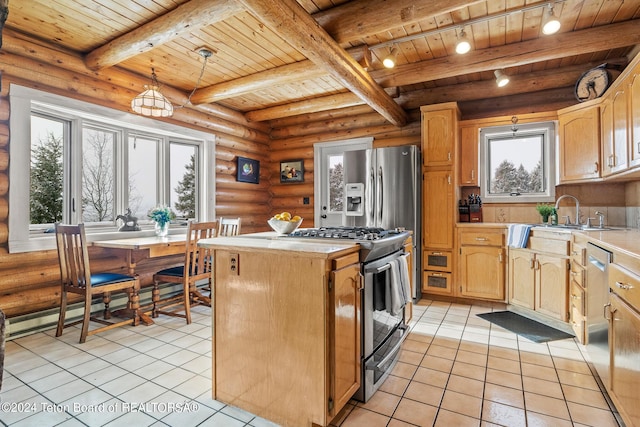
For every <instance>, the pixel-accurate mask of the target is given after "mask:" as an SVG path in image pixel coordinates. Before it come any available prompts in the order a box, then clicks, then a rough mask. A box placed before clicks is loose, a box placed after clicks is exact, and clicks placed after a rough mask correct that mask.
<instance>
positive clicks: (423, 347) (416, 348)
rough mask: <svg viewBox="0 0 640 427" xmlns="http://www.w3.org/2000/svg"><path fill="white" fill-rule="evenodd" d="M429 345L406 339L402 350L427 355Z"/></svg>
mask: <svg viewBox="0 0 640 427" xmlns="http://www.w3.org/2000/svg"><path fill="white" fill-rule="evenodd" d="M429 345H430V343H428V342H423V341H416V340H412V339H406V340H405V341H404V344H402V348H403V349H404V350H408V351H413V352H416V353H420V354H425V353H426V352H427V349H428V348H429Z"/></svg>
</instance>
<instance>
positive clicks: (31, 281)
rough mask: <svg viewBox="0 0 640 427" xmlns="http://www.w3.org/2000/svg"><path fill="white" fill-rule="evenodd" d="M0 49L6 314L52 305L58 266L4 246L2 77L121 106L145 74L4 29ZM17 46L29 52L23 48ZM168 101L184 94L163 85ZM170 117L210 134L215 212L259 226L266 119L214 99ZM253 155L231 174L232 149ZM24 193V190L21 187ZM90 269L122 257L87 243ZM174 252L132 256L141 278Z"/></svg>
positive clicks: (51, 254)
mask: <svg viewBox="0 0 640 427" xmlns="http://www.w3.org/2000/svg"><path fill="white" fill-rule="evenodd" d="M3 36H4V37H3V49H2V51H0V71H2V86H1V87H2V89H1V91H0V308H2V310H3V311H4V312H5V313H6V315H7V317H15V316H19V315H22V314H27V313H31V312H36V311H41V310H45V309H49V308H54V307H57V306H58V304H59V298H60V296H59V277H60V271H59V267H58V261H57V253H56V251H55V250H48V251H39V252H29V253H17V254H10V253H9V249H8V226H9V224H8V217H9V202H8V200H9V199H8V195H9V168H10V164H9V144H10V143H11V142H10V141H11V137H10V134H11V130H10V129H9V116H10V99H9V97H8V95H9V90H10V85H11V84H20V85H22V86H26V87H32V88H35V89H40V90H43V91H48V92H52V93H57V94H60V95H63V96H68V97H72V98H76V99H80V100H83V101H88V102H93V103H95V104H100V105H103V106H107V107H111V108H115V109H119V110H123V111H128V109H129V103H130V100H131V98H132V97H133V96H135V95H136V94H137V92H139V91H140V88H142V85H143V84H145V83H147V82H146V81H145V79H143V78H140V77H139V76H136V75H135V74H131V73H127V72H125V71H123V70H122V69H118V68H116V67H114V68H112V69H108V70H105V71H104V72H100V73H95V72H92V71H90V70H88V69H87V68H86V67H85V66H84V63H83V61H82V58H81V57H79V56H77V55H75V54H73V53H64V52H60V51H58V50H55V49H52V48H49V47H47V46H45V45H44V44H43V43H42V42H37V43H36V42H34V41H31V40H29V39H25V38H24V37H23V36H21V35H18V34H15V33H12V32H11V31H9V30H7V29H5V32H4V34H3ZM25 52H27V53H28V55H29V56H24V55H25ZM167 95H168V96H169V98H171V99H172V100H175V101H176V103H178V102H179V103H183V102H184V101H186V96H185V95H184V94H181V93H179V92H177V91H170V93H167ZM171 122H173V123H175V124H177V125H182V126H186V127H190V128H194V129H198V130H200V131H204V132H209V133H212V134H215V135H216V190H217V191H216V215H217V217H220V216H229V217H241V218H242V232H243V233H250V232H253V231H265V230H266V229H267V226H266V223H265V218H267V217H268V216H269V215H270V208H269V205H270V193H269V185H270V176H269V174H270V172H271V170H272V168H271V167H270V165H269V162H270V159H269V154H268V151H269V145H268V142H269V137H268V127H267V126H266V125H264V124H261V123H249V122H248V121H246V120H245V119H244V117H243V116H242V115H241V114H239V113H235V112H233V111H231V110H225V109H224V108H222V107H218V106H215V105H213V106H210V107H204V108H203V109H199V110H198V111H196V110H194V109H190V108H183V109H180V110H177V111H176V114H175V115H174V117H173V119H172V120H171ZM237 156H243V157H249V158H252V159H256V160H259V161H260V162H261V166H262V167H261V170H260V175H261V176H260V183H259V184H247V183H239V182H236V180H235V177H236V157H237ZM24 197H28V195H26V194H25V195H24ZM90 257H91V267H92V269H93V271H104V270H110V271H114V270H116V271H117V270H120V271H125V268H126V267H125V260H124V258H123V257H122V256H116V255H114V253H113V252H110V251H109V250H102V249H99V248H93V247H92V248H90ZM181 259H182V256H176V257H173V258H169V259H167V258H164V259H163V258H160V259H153V260H143V261H141V262H140V263H138V266H137V271H138V272H139V273H140V276H141V281H142V284H143V285H149V284H151V281H152V275H153V273H154V272H155V271H157V270H159V269H160V268H164V267H165V266H166V265H167V264H168V263H173V264H175V263H177V262H179V261H180V260H181Z"/></svg>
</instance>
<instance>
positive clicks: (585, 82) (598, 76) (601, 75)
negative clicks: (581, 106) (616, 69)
mask: <svg viewBox="0 0 640 427" xmlns="http://www.w3.org/2000/svg"><path fill="white" fill-rule="evenodd" d="M606 65H607V64H602V65H599V66H597V67H595V68H592V69H591V70H589V71H586V72H585V73H583V74H582V75H581V76H580V78H579V79H578V81H577V82H576V88H575V94H576V98H577V99H578V101H580V102H584V101H589V100H590V99H596V98H598V97H600V96H602V94H604V92H605V91H606V90H607V88H608V87H609V83H611V81H610V78H609V71H607V69H606V68H605V67H606Z"/></svg>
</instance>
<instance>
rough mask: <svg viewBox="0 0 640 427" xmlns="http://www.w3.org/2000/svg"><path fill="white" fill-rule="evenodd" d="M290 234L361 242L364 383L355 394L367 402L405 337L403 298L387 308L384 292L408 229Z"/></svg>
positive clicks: (322, 230) (339, 229) (312, 230)
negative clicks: (397, 306) (397, 303)
mask: <svg viewBox="0 0 640 427" xmlns="http://www.w3.org/2000/svg"><path fill="white" fill-rule="evenodd" d="M287 237H291V238H304V239H309V238H311V239H331V240H348V241H354V242H357V243H358V244H360V261H361V263H362V275H363V277H364V285H363V289H362V313H361V319H362V320H361V323H362V329H361V343H360V347H361V369H362V372H361V379H362V380H361V385H360V389H359V390H358V391H357V392H356V393H355V395H354V396H353V397H354V399H357V400H360V401H362V402H366V401H367V400H369V398H370V397H371V396H372V395H373V393H375V391H376V390H377V389H378V388H379V387H380V385H381V384H382V382H383V381H384V380H385V378H387V376H388V375H389V373H390V372H391V370H392V369H393V367H394V366H395V364H396V363H397V361H398V357H399V355H400V346H401V344H402V342H403V341H404V339H405V338H406V332H407V329H406V324H405V313H404V307H405V305H406V303H405V302H404V301H403V302H402V304H401V305H400V306H399V309H398V310H397V311H395V310H391V311H389V310H388V306H387V305H386V304H385V293H386V290H387V289H388V287H389V286H390V280H391V276H390V275H391V266H392V263H394V262H395V261H397V260H398V259H399V258H400V257H406V256H407V255H408V254H407V253H406V252H405V251H404V242H405V241H406V240H407V238H408V237H409V233H408V232H407V231H399V230H385V229H382V228H375V227H334V228H328V227H322V228H310V229H309V228H308V229H298V230H296V231H295V232H293V233H291V234H289V235H288V236H287Z"/></svg>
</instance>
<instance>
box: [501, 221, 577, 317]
mask: <svg viewBox="0 0 640 427" xmlns="http://www.w3.org/2000/svg"><path fill="white" fill-rule="evenodd" d="M531 233H532V234H533V235H532V236H530V237H529V242H528V244H527V248H526V249H524V248H523V249H513V248H510V249H509V304H513V305H517V306H519V307H523V308H526V309H529V310H531V311H533V312H534V313H536V314H541V315H544V316H547V317H548V318H551V319H555V320H561V321H562V322H568V321H569V312H568V310H569V308H568V295H569V274H568V272H569V259H568V251H569V239H570V238H571V234H570V233H555V232H537V231H532V232H531ZM535 234H538V236H536V235H535Z"/></svg>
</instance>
